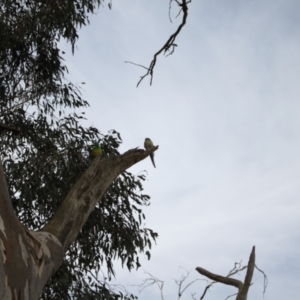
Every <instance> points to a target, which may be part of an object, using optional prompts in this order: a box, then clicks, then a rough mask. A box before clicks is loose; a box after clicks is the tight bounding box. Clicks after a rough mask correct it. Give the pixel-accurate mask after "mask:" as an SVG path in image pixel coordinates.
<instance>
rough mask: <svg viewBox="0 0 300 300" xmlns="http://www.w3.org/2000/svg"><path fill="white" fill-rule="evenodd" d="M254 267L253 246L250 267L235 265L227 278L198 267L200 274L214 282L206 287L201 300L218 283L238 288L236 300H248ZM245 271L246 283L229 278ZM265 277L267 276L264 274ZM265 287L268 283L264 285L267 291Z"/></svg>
mask: <svg viewBox="0 0 300 300" xmlns="http://www.w3.org/2000/svg"><path fill="white" fill-rule="evenodd" d="M254 267H256V266H255V246H253V248H252V251H251V254H250V257H249V261H248V265H247V266H244V267H241V263H235V266H234V268H233V269H232V270H230V272H229V274H228V275H227V276H226V277H224V276H221V275H218V274H214V273H211V272H209V271H207V270H205V269H203V268H201V267H197V268H196V270H197V271H198V272H199V273H200V274H202V275H204V276H206V277H208V278H209V279H212V280H214V282H212V283H210V284H209V285H208V286H206V288H205V290H204V292H203V294H202V296H201V298H200V300H202V299H203V298H204V296H205V294H206V292H207V291H208V289H209V288H210V287H211V286H212V285H213V284H214V283H216V282H220V283H224V284H227V285H232V286H235V287H236V288H238V293H237V297H236V300H246V299H247V295H248V290H249V287H250V286H251V280H252V277H253V272H254ZM244 269H247V272H246V276H245V279H244V282H242V281H240V280H237V279H233V278H228V277H229V276H232V275H234V274H236V273H238V272H240V271H242V270H244ZM262 273H263V272H262ZM263 274H264V273H263ZM264 276H265V274H264ZM265 278H266V276H265ZM265 282H266V281H265ZM265 287H266V283H264V291H265ZM232 296H234V295H231V296H229V297H232ZM229 297H227V298H226V299H228V298H229Z"/></svg>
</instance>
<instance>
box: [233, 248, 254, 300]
mask: <svg viewBox="0 0 300 300" xmlns="http://www.w3.org/2000/svg"><path fill="white" fill-rule="evenodd" d="M254 267H255V246H253V248H252V252H251V254H250V257H249V262H248V268H247V273H246V276H245V281H244V284H243V288H242V290H241V291H240V292H239V293H238V296H237V298H236V300H247V295H248V290H249V287H250V285H251V280H252V277H253V272H254Z"/></svg>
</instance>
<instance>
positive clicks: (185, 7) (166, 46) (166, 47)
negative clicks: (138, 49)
mask: <svg viewBox="0 0 300 300" xmlns="http://www.w3.org/2000/svg"><path fill="white" fill-rule="evenodd" d="M171 2H172V0H171V1H170V3H171ZM176 2H177V4H178V6H179V7H180V11H181V10H182V12H183V17H182V21H181V23H180V25H179V26H178V28H177V30H176V31H175V32H174V33H173V34H172V35H171V36H170V37H169V39H168V40H167V42H166V43H165V44H164V45H163V46H162V48H161V49H160V50H158V51H157V52H156V53H155V54H154V57H153V60H152V61H151V63H150V66H149V67H148V68H147V67H145V66H142V65H139V64H135V63H132V62H130V61H125V63H131V64H134V65H136V66H139V67H142V68H145V69H147V72H146V74H145V75H143V76H141V79H140V80H139V82H138V83H137V87H138V86H139V84H140V83H141V82H142V80H143V79H144V78H145V77H147V76H148V75H150V85H152V80H153V71H154V67H155V64H156V60H157V57H158V55H160V54H161V53H162V52H165V53H166V52H167V51H169V52H170V53H169V55H170V54H172V53H173V52H174V50H175V47H177V45H176V44H175V43H174V42H175V39H176V37H177V36H178V34H179V33H180V31H181V29H182V28H183V26H184V25H185V24H186V20H187V16H188V4H189V3H190V2H191V1H187V0H182V3H180V2H179V1H177V0H176Z"/></svg>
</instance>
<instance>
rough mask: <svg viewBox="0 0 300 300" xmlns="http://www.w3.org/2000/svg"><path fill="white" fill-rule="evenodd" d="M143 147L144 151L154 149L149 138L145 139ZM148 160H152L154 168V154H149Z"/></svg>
mask: <svg viewBox="0 0 300 300" xmlns="http://www.w3.org/2000/svg"><path fill="white" fill-rule="evenodd" d="M144 147H145V149H146V150H148V149H151V148H152V147H154V145H153V143H152V141H151V140H150V139H149V138H145V142H144ZM150 158H151V160H152V163H153V166H154V168H156V166H155V163H154V153H151V154H150Z"/></svg>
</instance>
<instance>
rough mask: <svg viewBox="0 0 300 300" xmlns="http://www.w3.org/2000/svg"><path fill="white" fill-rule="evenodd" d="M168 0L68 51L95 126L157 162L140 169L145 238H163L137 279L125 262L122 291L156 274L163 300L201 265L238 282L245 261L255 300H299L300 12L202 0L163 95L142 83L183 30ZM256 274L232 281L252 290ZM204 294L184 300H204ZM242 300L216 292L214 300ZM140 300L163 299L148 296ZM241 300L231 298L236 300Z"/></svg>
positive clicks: (140, 7)
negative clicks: (149, 146)
mask: <svg viewBox="0 0 300 300" xmlns="http://www.w3.org/2000/svg"><path fill="white" fill-rule="evenodd" d="M168 12H169V1H167V0H163V1H162V0H143V1H139V0H122V1H120V0H114V1H113V2H112V10H109V9H108V7H107V2H106V3H104V5H103V6H102V7H100V9H99V11H98V12H97V14H95V15H93V16H91V18H90V20H91V24H90V25H89V26H87V27H84V28H82V29H81V30H80V32H79V36H80V38H79V41H78V43H77V48H76V50H75V55H74V56H72V55H71V51H70V47H68V51H67V55H66V64H67V66H68V68H69V74H68V79H70V80H72V81H73V82H77V83H80V82H85V83H86V84H85V85H84V86H83V90H82V93H83V97H84V98H85V99H86V100H88V101H89V103H90V105H91V106H90V108H88V109H87V110H86V117H87V120H86V121H85V124H86V125H93V126H95V127H97V128H98V129H99V130H100V131H101V132H102V133H103V134H105V133H107V132H108V131H109V130H111V129H115V130H117V131H118V132H120V134H121V136H122V139H123V144H122V145H121V147H120V152H121V153H123V152H125V151H127V150H129V149H132V148H135V147H138V146H139V147H143V143H144V139H145V138H146V137H150V138H151V139H152V141H153V142H154V144H155V145H159V149H158V151H156V152H155V162H156V166H157V168H154V167H153V166H152V164H151V160H150V158H147V159H146V160H143V161H141V162H140V163H138V164H136V165H135V166H133V167H132V168H130V169H129V171H130V172H132V173H133V174H139V173H141V172H143V171H144V170H146V171H147V173H148V176H147V181H146V182H145V184H144V193H146V194H149V195H150V196H151V206H149V207H147V208H145V213H146V220H145V226H146V227H149V228H152V229H153V230H155V231H156V232H158V233H159V238H158V240H157V244H156V245H155V246H154V247H153V249H152V252H151V254H152V257H151V260H150V261H147V259H146V257H145V256H144V255H143V254H142V255H141V257H142V259H141V263H142V267H141V268H140V269H139V270H138V271H131V272H129V271H128V270H126V269H122V268H121V267H120V263H119V262H115V267H116V272H117V277H116V280H115V281H114V282H117V283H119V284H122V285H124V286H126V287H127V289H128V290H129V291H131V292H134V293H137V294H138V287H137V286H138V285H139V284H141V283H142V280H144V279H145V278H147V276H148V277H149V275H147V274H146V273H145V272H149V273H150V274H152V275H153V276H155V277H156V278H159V279H160V280H162V281H164V290H163V293H164V299H166V300H171V299H172V300H173V299H177V298H178V296H177V293H178V286H177V285H176V282H175V280H174V279H177V280H178V279H180V278H181V276H182V275H183V274H185V270H187V271H190V275H189V278H188V279H187V280H186V282H187V283H188V282H191V281H193V280H195V279H204V277H203V276H201V275H200V274H198V273H197V272H196V271H195V268H196V267H198V266H200V267H202V268H205V269H207V270H209V271H211V272H213V273H217V274H220V275H224V276H225V275H227V273H228V271H229V270H231V269H232V267H233V266H234V263H235V262H241V263H242V265H244V264H246V263H247V262H248V258H249V255H250V252H251V249H252V247H253V246H254V245H255V246H256V264H257V266H258V267H259V268H260V269H261V270H263V271H264V272H265V273H266V275H267V276H268V287H267V290H266V293H265V294H264V295H263V276H262V274H261V273H259V272H258V271H257V270H255V272H254V277H253V285H252V286H251V288H250V291H249V294H248V300H254V299H255V300H257V299H266V300H269V299H271V300H281V299H288V300H296V299H297V300H298V299H299V286H300V252H299V248H300V233H299V228H300V199H299V198H300V184H299V178H300V155H299V154H300V101H299V98H300V84H299V75H300V18H299V13H300V2H299V1H298V0H264V1H261V0H248V1H243V0H226V1H221V0H209V1H204V0H202V1H200V0H194V1H192V3H190V5H189V15H188V19H187V24H186V26H185V27H184V28H183V29H182V32H181V33H180V35H179V36H178V38H177V39H176V44H177V45H178V47H176V51H175V52H174V54H173V55H172V56H168V57H164V56H160V57H159V58H158V61H157V64H156V66H155V69H154V78H153V84H152V86H150V85H149V78H145V79H144V80H143V81H142V83H141V84H140V86H139V87H138V88H137V87H136V84H137V82H138V81H139V79H140V76H142V75H144V73H145V69H143V68H140V67H137V66H134V65H132V64H128V63H125V61H131V62H133V63H136V64H141V65H144V66H148V65H149V64H150V62H151V60H152V57H153V55H154V53H155V52H156V51H158V50H159V49H160V48H161V47H162V45H163V44H164V43H165V42H166V40H167V39H168V37H169V36H170V34H172V33H173V32H174V31H175V30H176V29H177V26H178V25H179V23H180V21H181V17H182V16H179V17H178V18H177V19H176V18H175V17H176V15H177V13H178V8H177V7H176V5H175V4H174V5H173V6H172V9H171V17H172V22H170V20H169V16H168ZM244 275H245V273H243V272H242V273H241V274H240V275H236V276H235V278H237V279H241V280H243V278H244ZM205 286H206V282H205V281H197V282H195V283H194V284H193V285H191V286H190V287H189V289H188V290H187V291H185V293H184V294H183V296H182V298H181V299H192V296H191V295H192V294H194V293H196V294H195V298H196V299H199V297H200V295H201V294H202V292H203V290H204V288H205ZM235 292H236V289H235V288H233V287H230V286H224V285H221V284H216V285H215V286H214V287H213V288H212V289H211V290H210V291H209V292H208V293H207V295H206V296H205V298H204V299H205V300H210V299H225V298H226V297H227V296H229V295H231V294H234V293H235ZM139 297H140V299H144V300H148V299H152V300H153V299H161V296H160V291H159V289H158V288H157V287H155V286H153V287H149V288H147V289H145V290H144V291H143V292H142V293H141V294H140V295H139ZM231 299H234V297H233V298H231Z"/></svg>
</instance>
